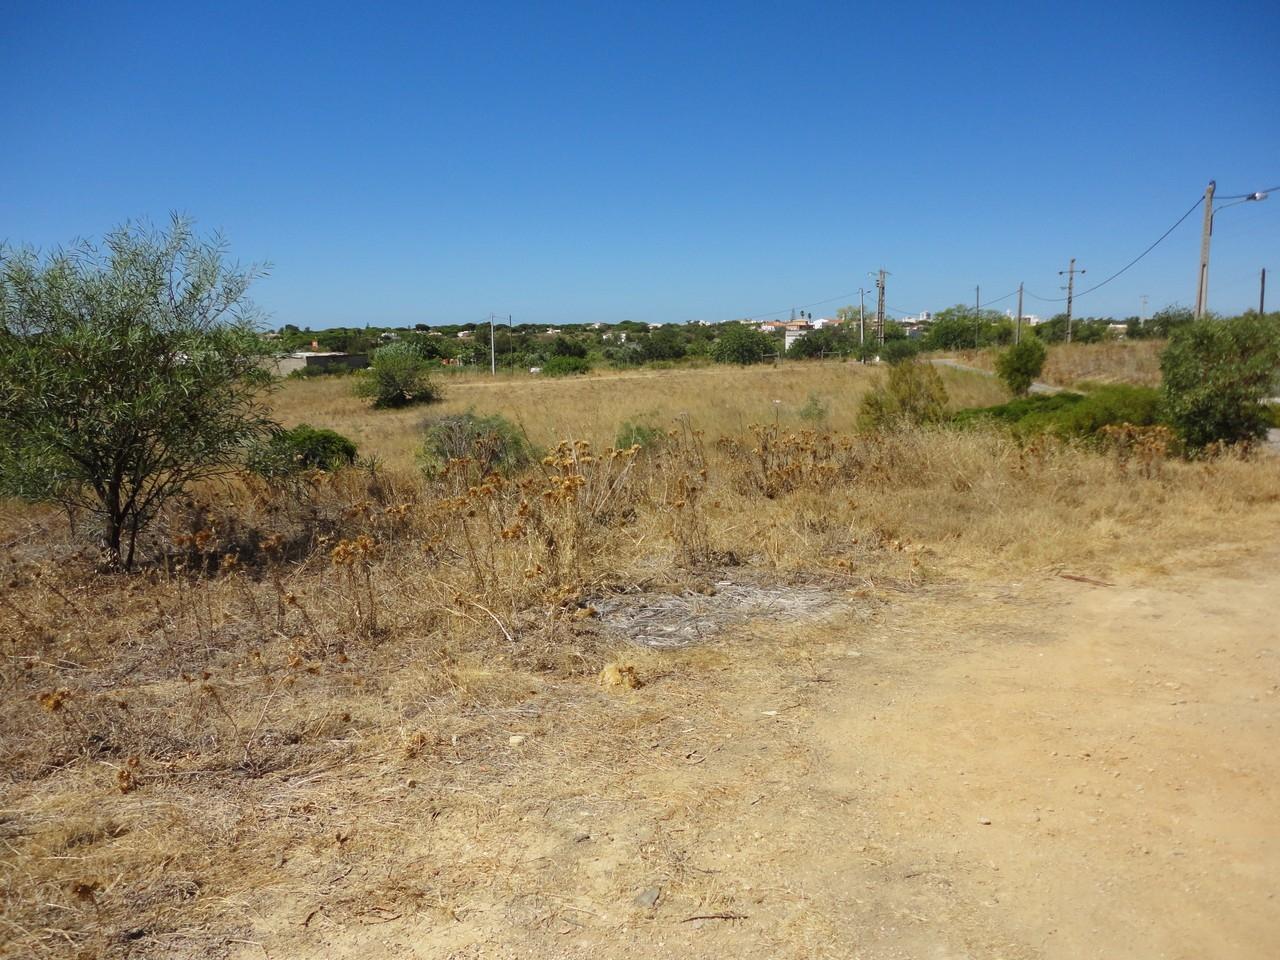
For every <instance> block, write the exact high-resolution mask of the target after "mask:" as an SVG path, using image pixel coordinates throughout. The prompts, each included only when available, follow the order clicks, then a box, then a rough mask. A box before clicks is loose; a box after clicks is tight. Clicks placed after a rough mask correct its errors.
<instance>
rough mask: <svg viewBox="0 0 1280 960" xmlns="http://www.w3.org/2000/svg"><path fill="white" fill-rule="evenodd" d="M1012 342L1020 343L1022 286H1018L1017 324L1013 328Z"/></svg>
mask: <svg viewBox="0 0 1280 960" xmlns="http://www.w3.org/2000/svg"><path fill="white" fill-rule="evenodd" d="M1013 342H1014V343H1021V342H1022V284H1021V283H1019V284H1018V322H1017V324H1016V325H1015V326H1014V328H1013Z"/></svg>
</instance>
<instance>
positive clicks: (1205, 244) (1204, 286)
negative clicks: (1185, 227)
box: [1196, 180, 1218, 318]
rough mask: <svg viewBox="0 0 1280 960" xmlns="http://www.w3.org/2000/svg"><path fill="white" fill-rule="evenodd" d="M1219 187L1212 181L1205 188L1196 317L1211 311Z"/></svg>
mask: <svg viewBox="0 0 1280 960" xmlns="http://www.w3.org/2000/svg"><path fill="white" fill-rule="evenodd" d="M1217 188H1218V185H1217V184H1216V183H1215V182H1214V181H1212V180H1210V181H1209V185H1208V186H1207V187H1205V188H1204V226H1203V227H1202V228H1201V230H1200V283H1199V285H1198V286H1197V288H1196V317H1197V318H1199V317H1203V316H1204V314H1205V311H1206V310H1208V309H1209V240H1210V238H1211V237H1212V236H1213V191H1214V190H1216V189H1217Z"/></svg>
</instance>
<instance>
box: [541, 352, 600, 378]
mask: <svg viewBox="0 0 1280 960" xmlns="http://www.w3.org/2000/svg"><path fill="white" fill-rule="evenodd" d="M590 372H591V364H590V363H588V362H587V361H586V360H584V359H582V358H581V357H568V356H559V355H557V356H554V357H552V358H551V359H549V360H548V361H547V362H546V363H544V364H543V365H542V374H543V376H546V377H568V376H572V375H574V374H579V373H590Z"/></svg>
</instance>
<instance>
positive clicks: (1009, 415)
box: [952, 383, 1162, 437]
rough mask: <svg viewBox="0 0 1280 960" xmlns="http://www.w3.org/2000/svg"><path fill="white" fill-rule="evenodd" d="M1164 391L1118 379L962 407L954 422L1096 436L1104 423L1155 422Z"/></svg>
mask: <svg viewBox="0 0 1280 960" xmlns="http://www.w3.org/2000/svg"><path fill="white" fill-rule="evenodd" d="M1161 406H1162V405H1161V399H1160V391H1158V390H1156V389H1154V388H1152V387H1138V386H1131V385H1129V384H1123V383H1116V384H1109V385H1107V386H1102V387H1098V388H1097V389H1096V390H1093V391H1091V392H1090V393H1088V394H1080V393H1068V392H1065V391H1064V392H1062V393H1055V394H1049V395H1044V396H1031V397H1022V398H1019V399H1017V400H1012V401H1010V402H1009V403H1002V404H1000V405H999V406H995V407H981V408H976V409H970V410H961V411H960V412H959V413H957V414H956V415H955V416H954V417H953V418H952V420H953V422H954V423H958V424H968V423H974V422H978V421H987V422H991V421H994V422H996V423H1000V424H1002V425H1004V426H1007V427H1009V428H1010V430H1012V432H1013V433H1014V434H1016V435H1018V436H1030V435H1032V434H1037V433H1051V434H1054V435H1056V436H1060V437H1093V436H1094V435H1096V434H1097V433H1099V432H1100V431H1101V430H1102V429H1103V428H1104V427H1107V426H1113V425H1118V424H1123V423H1127V424H1130V425H1132V426H1135V427H1149V426H1154V425H1155V424H1157V423H1159V422H1160V418H1161Z"/></svg>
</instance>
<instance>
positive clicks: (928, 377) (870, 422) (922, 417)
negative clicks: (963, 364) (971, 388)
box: [858, 359, 947, 430]
mask: <svg viewBox="0 0 1280 960" xmlns="http://www.w3.org/2000/svg"><path fill="white" fill-rule="evenodd" d="M946 406H947V388H946V387H945V386H944V385H943V383H942V377H940V376H938V371H937V369H935V368H934V365H933V364H931V363H922V362H920V361H918V360H914V359H908V360H904V361H902V362H901V363H895V364H893V365H891V366H890V367H889V375H888V376H887V377H886V378H885V381H884V382H883V383H880V384H877V385H876V387H875V388H874V389H873V390H872V391H871V392H870V393H868V394H866V395H865V396H864V397H863V398H862V405H861V407H860V408H859V410H858V424H859V426H861V427H863V428H864V429H871V430H884V429H888V428H892V427H896V426H902V425H910V424H921V423H933V422H936V421H938V420H941V419H942V415H943V412H944V411H945V409H946Z"/></svg>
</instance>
